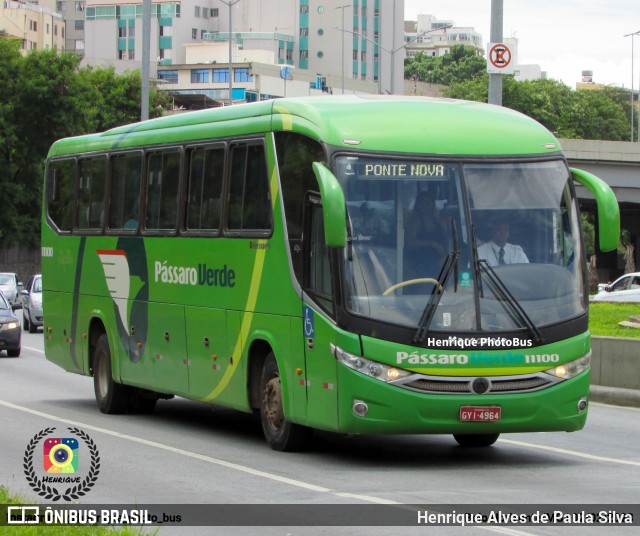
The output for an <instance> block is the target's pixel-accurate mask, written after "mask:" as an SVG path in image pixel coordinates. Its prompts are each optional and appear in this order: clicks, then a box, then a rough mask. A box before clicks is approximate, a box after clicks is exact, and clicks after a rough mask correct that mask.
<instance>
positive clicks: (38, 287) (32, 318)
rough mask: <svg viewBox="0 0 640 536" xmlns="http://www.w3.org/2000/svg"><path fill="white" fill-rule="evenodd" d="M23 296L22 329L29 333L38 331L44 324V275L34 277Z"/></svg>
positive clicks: (23, 291) (22, 293) (22, 292)
mask: <svg viewBox="0 0 640 536" xmlns="http://www.w3.org/2000/svg"><path fill="white" fill-rule="evenodd" d="M20 294H21V295H22V327H23V328H24V330H25V331H29V333H35V332H36V331H38V327H39V326H42V324H43V310H42V275H40V274H36V275H32V276H31V279H29V282H28V283H27V286H26V288H25V289H24V290H22V291H21V292H20Z"/></svg>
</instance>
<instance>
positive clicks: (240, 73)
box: [214, 68, 253, 82]
mask: <svg viewBox="0 0 640 536" xmlns="http://www.w3.org/2000/svg"><path fill="white" fill-rule="evenodd" d="M214 75H215V72H214ZM233 80H234V82H253V75H252V74H249V69H245V68H241V69H234V70H233Z"/></svg>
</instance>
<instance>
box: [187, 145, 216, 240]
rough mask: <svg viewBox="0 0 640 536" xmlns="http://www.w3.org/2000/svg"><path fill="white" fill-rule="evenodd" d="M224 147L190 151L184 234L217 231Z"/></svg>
mask: <svg viewBox="0 0 640 536" xmlns="http://www.w3.org/2000/svg"><path fill="white" fill-rule="evenodd" d="M224 155H225V149H224V147H215V148H212V147H208V148H200V147H199V148H195V149H193V150H192V151H191V155H190V166H189V185H188V188H189V190H188V194H187V199H188V201H187V230H188V231H204V230H209V231H210V230H217V229H219V228H220V216H221V202H220V199H221V195H222V182H223V178H224Z"/></svg>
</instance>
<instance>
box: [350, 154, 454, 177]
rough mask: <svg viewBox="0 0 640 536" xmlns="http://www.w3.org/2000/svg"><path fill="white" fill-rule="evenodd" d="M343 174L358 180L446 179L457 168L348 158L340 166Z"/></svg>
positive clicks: (410, 162) (433, 163)
mask: <svg viewBox="0 0 640 536" xmlns="http://www.w3.org/2000/svg"><path fill="white" fill-rule="evenodd" d="M340 167H341V168H342V171H343V173H344V175H347V176H354V175H355V176H357V178H358V179H359V180H389V179H400V180H402V179H405V180H406V179H408V180H411V179H414V180H429V179H431V180H447V179H448V178H449V177H451V175H452V174H453V173H455V172H456V171H457V169H458V166H457V165H456V164H447V163H442V162H419V161H403V160H379V159H373V158H371V159H369V158H367V159H365V158H357V159H355V158H354V159H351V158H350V159H348V160H347V161H346V162H344V164H343V166H340Z"/></svg>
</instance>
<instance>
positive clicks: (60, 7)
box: [56, 2, 67, 13]
mask: <svg viewBox="0 0 640 536" xmlns="http://www.w3.org/2000/svg"><path fill="white" fill-rule="evenodd" d="M66 9H67V3H66V2H56V11H59V12H60V13H64V11H65V10H66Z"/></svg>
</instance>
